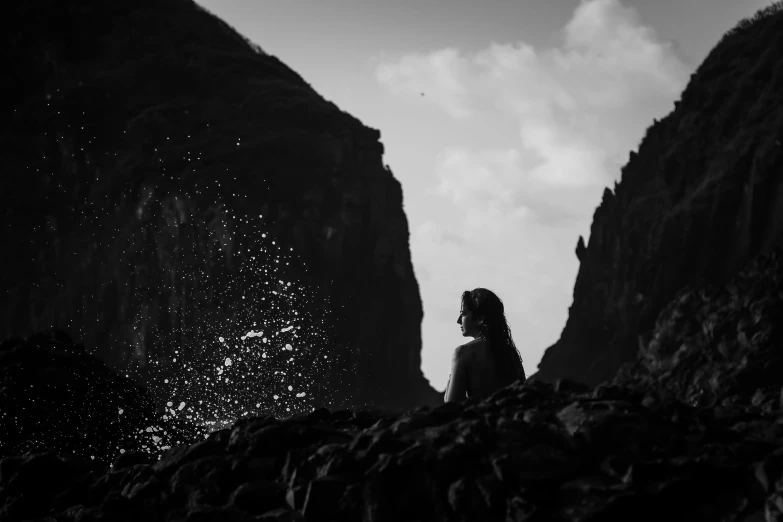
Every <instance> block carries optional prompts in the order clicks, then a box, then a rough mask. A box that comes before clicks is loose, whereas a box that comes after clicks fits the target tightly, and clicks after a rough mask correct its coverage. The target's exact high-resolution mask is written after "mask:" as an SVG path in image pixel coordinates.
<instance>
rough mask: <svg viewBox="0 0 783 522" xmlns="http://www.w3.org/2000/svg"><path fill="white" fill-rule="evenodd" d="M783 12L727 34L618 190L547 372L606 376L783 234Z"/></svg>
mask: <svg viewBox="0 0 783 522" xmlns="http://www.w3.org/2000/svg"><path fill="white" fill-rule="evenodd" d="M782 53H783V10H782V9H781V4H780V3H776V4H774V5H773V6H771V7H769V8H767V9H765V10H764V11H761V12H759V13H757V15H756V16H754V17H753V18H752V19H748V20H744V21H743V22H741V23H740V24H739V25H738V26H737V27H736V28H735V29H733V30H732V31H730V32H729V33H727V34H726V35H725V36H724V38H723V39H722V40H721V42H720V43H719V44H718V45H717V46H716V47H715V49H714V50H713V51H712V52H711V53H710V55H709V56H708V57H707V59H706V60H705V61H704V63H703V64H702V65H701V66H700V67H699V68H698V70H697V71H696V73H695V74H694V75H693V76H692V77H691V80H690V82H689V84H688V86H687V88H686V89H685V91H684V93H683V95H682V98H681V100H680V101H679V102H677V103H675V109H674V111H673V112H672V113H671V114H669V115H668V116H666V117H665V118H663V119H662V120H661V121H656V122H655V124H654V125H653V126H652V127H650V128H649V129H648V131H647V134H646V136H645V138H644V139H643V141H642V143H641V145H640V147H639V150H638V151H637V152H632V153H631V157H630V160H629V162H628V164H627V165H626V166H625V167H624V168H623V170H622V179H621V181H620V182H619V183H616V184H615V190H614V191H611V190H609V189H606V190H605V192H604V197H603V201H602V203H601V205H600V206H599V208H598V209H597V210H596V212H595V215H594V218H593V223H592V226H591V229H590V240H589V244H588V245H587V248H586V249H583V248H580V247H579V246H578V247H577V255H578V256H579V259H580V261H581V265H580V269H579V272H578V275H577V279H576V284H575V287H574V301H573V304H572V306H571V308H570V310H569V317H568V321H567V323H566V325H565V328H564V330H563V333H562V334H561V337H560V340H559V341H558V342H557V343H556V344H554V345H553V346H551V347H549V348H548V349H547V351H546V353H545V354H544V357H543V358H542V360H541V363H540V365H539V371H538V373H537V374H536V376H535V378H536V379H543V380H551V379H554V378H558V377H567V378H572V379H576V380H579V381H582V382H585V383H587V384H591V385H594V384H597V383H600V382H602V381H604V380H607V379H611V378H612V377H613V376H614V375H615V373H616V372H617V370H618V369H619V368H620V367H621V366H622V365H623V364H624V363H627V362H630V361H632V360H634V359H635V357H636V355H637V351H638V349H639V347H640V345H643V344H644V343H643V342H641V340H640V335H643V334H646V333H648V332H649V331H650V330H651V329H652V328H653V326H654V324H655V321H656V318H657V317H658V314H659V313H660V312H661V311H662V310H663V309H664V308H665V307H666V305H667V304H668V303H669V302H670V301H671V300H672V299H673V298H674V297H675V296H676V295H677V293H678V292H679V291H681V290H682V289H683V288H685V287H686V286H688V285H694V286H698V285H702V284H725V283H726V282H727V281H728V280H729V279H730V278H731V277H732V276H733V275H734V274H736V273H737V272H738V271H739V270H741V269H742V268H743V267H745V266H746V265H747V264H748V262H750V261H751V260H753V259H754V258H755V257H756V256H757V255H759V254H760V253H764V252H767V251H769V250H770V249H771V248H773V247H774V246H775V245H776V244H777V243H778V242H779V237H780V233H781V232H783V184H782V183H781V177H780V172H781V169H783V146H781V143H782V142H783V110H782V109H781V107H783V62H781V60H780V56H781V55H782Z"/></svg>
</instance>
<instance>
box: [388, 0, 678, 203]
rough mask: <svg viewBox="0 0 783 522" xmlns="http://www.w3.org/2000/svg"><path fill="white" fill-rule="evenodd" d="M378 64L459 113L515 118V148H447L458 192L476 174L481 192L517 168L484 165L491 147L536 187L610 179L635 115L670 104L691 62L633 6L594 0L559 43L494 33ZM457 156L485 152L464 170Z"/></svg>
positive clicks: (506, 181) (393, 78)
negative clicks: (468, 45)
mask: <svg viewBox="0 0 783 522" xmlns="http://www.w3.org/2000/svg"><path fill="white" fill-rule="evenodd" d="M376 73H377V74H376V75H377V79H378V81H379V82H381V83H382V84H383V85H385V86H386V87H387V88H388V89H389V90H390V91H392V92H394V93H398V94H407V95H416V96H419V95H420V92H425V93H426V98H425V99H426V100H429V101H430V102H431V103H433V104H435V105H437V106H438V107H440V108H442V109H443V110H444V111H445V112H446V113H447V114H448V115H450V116H452V117H455V118H456V119H458V120H463V121H464V120H470V119H471V118H475V117H476V116H478V115H484V116H487V115H489V116H490V117H491V116H492V115H493V114H494V116H495V117H500V118H503V117H512V118H514V119H515V120H516V121H517V125H518V129H519V131H518V132H519V135H518V137H517V138H518V148H517V150H512V151H508V150H506V151H497V152H494V151H493V152H490V153H481V154H480V158H474V159H468V156H469V155H470V153H468V152H467V151H466V152H463V153H457V152H454V151H448V152H447V153H445V154H444V158H445V160H444V161H446V164H444V165H443V167H444V168H448V167H453V168H454V169H455V171H457V172H456V173H455V174H454V176H455V178H454V179H451V180H450V181H448V182H446V183H447V184H448V185H450V188H449V189H448V191H450V193H451V194H452V196H453V197H455V198H456V199H455V201H462V200H461V199H460V198H464V195H465V193H466V192H469V191H471V190H475V189H476V185H477V184H484V185H486V186H487V188H486V189H483V190H481V191H480V192H482V193H483V192H487V191H490V192H492V193H494V194H497V193H498V187H497V185H498V184H499V183H500V184H502V185H503V186H504V187H508V188H509V189H510V190H514V188H515V187H514V185H515V182H514V180H513V179H512V177H513V176H508V175H506V173H502V174H497V173H495V172H494V171H492V170H487V169H491V168H492V167H497V166H498V161H497V159H496V158H495V156H497V155H502V156H506V157H507V158H508V159H507V161H505V162H503V161H501V162H500V163H502V164H503V165H502V168H503V169H508V166H509V165H510V164H511V165H513V164H516V168H517V170H518V172H517V176H518V177H519V176H521V175H522V174H524V177H525V184H526V183H531V182H532V183H536V184H538V185H541V187H539V188H543V186H549V187H552V188H560V187H566V188H585V187H596V186H599V185H606V184H608V182H609V180H610V179H611V178H612V177H613V176H614V175H616V164H617V163H618V162H621V161H622V160H624V159H626V158H627V154H628V151H629V150H630V149H633V148H635V146H636V145H637V141H638V139H639V138H640V134H641V130H640V128H639V125H638V122H639V121H648V122H649V121H651V120H652V118H653V117H655V116H660V115H661V113H662V112H664V111H665V110H666V109H667V108H669V107H670V106H671V101H672V99H673V98H675V97H676V96H677V95H678V94H679V92H680V91H681V89H682V87H683V86H684V83H685V80H686V78H687V73H688V71H687V68H686V66H685V65H684V64H683V63H682V62H681V61H680V60H679V59H678V58H677V57H676V56H675V55H674V53H673V51H672V48H671V46H669V45H668V44H666V43H664V42H661V41H659V40H658V39H657V38H656V35H655V33H654V32H653V31H652V30H651V29H650V28H647V27H645V26H643V25H641V24H640V22H639V20H638V16H637V14H636V12H635V11H634V10H633V9H630V8H626V7H624V6H622V5H621V4H620V3H619V2H618V1H617V0H590V1H583V2H582V3H581V4H580V5H579V7H578V8H577V9H576V11H575V12H574V15H573V17H572V18H571V20H570V21H569V22H568V24H567V25H566V27H565V29H564V32H563V43H562V46H561V47H559V48H552V49H544V50H542V51H537V50H536V49H534V48H533V47H532V46H530V45H528V44H525V43H516V44H497V43H493V44H492V45H490V46H489V47H488V48H487V49H484V50H482V51H479V52H477V53H475V54H474V55H463V54H461V53H460V52H459V51H458V50H456V49H443V50H438V51H435V52H432V53H430V54H414V55H408V56H404V57H402V58H400V59H399V60H397V61H396V62H392V63H385V64H383V65H380V66H379V67H378V69H377V71H376ZM631 129H632V130H633V132H629V130H631ZM458 156H459V157H461V160H463V161H465V162H466V163H470V164H472V165H473V166H475V163H476V161H479V160H481V161H486V162H487V163H486V164H485V169H479V171H477V174H476V175H475V176H466V175H465V174H464V170H465V167H464V166H462V167H460V166H457V163H458V160H459V158H458ZM457 177H459V179H457ZM501 177H502V178H503V179H502V180H501V179H500V178H501ZM443 183H444V181H443V179H441V184H443ZM460 183H461V184H463V185H464V186H463V187H462V188H461V189H457V188H456V186H457V185H459V184H460ZM500 192H501V193H502V192H503V191H500ZM503 197H511V196H503Z"/></svg>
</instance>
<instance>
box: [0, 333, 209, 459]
mask: <svg viewBox="0 0 783 522" xmlns="http://www.w3.org/2000/svg"><path fill="white" fill-rule="evenodd" d="M0 383H1V384H2V387H0V456H8V455H19V454H23V453H25V452H27V451H35V450H36V448H47V449H49V450H52V451H59V452H67V453H71V454H73V455H75V456H77V457H80V458H83V459H85V460H87V461H90V462H94V463H95V464H103V465H109V464H110V463H111V462H112V461H113V460H114V458H115V457H117V456H118V455H121V454H123V453H126V452H131V451H137V452H146V453H147V454H148V458H149V459H151V460H154V459H153V457H152V455H154V454H155V453H156V452H157V451H159V450H160V449H161V448H163V447H171V446H172V445H177V444H182V443H184V442H194V441H195V440H196V439H197V438H200V439H203V438H204V436H205V435H206V434H207V433H209V430H208V429H207V428H205V427H203V426H198V425H195V424H193V423H192V422H188V421H187V420H186V419H181V418H174V416H173V415H169V414H168V413H169V412H166V411H159V410H158V409H157V408H156V407H155V404H154V403H153V401H152V395H151V394H150V393H149V392H148V391H147V390H146V389H144V388H142V387H140V386H139V385H138V384H136V383H135V382H133V380H131V379H129V378H126V377H123V376H120V375H117V374H116V373H114V372H113V371H111V370H110V369H109V368H108V367H107V366H106V365H105V364H104V363H103V362H101V361H100V360H99V359H97V358H96V357H94V356H92V355H90V354H88V353H87V352H86V350H85V349H84V346H82V345H79V344H74V343H73V341H72V340H71V339H70V337H68V335H67V334H65V333H63V332H45V333H40V334H36V335H33V336H31V337H30V338H29V339H27V340H24V339H19V338H12V339H8V340H6V341H5V342H3V343H2V344H0Z"/></svg>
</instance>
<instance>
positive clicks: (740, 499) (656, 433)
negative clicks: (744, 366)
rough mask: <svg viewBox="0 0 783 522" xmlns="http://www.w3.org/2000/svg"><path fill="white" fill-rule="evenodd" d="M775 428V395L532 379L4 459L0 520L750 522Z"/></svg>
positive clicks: (762, 501) (764, 490)
mask: <svg viewBox="0 0 783 522" xmlns="http://www.w3.org/2000/svg"><path fill="white" fill-rule="evenodd" d="M782 435H783V411H782V410H781V409H780V404H779V403H776V404H775V405H774V407H773V408H771V409H770V410H769V411H764V409H763V408H760V407H755V406H752V405H746V404H743V405H735V407H734V408H732V409H731V410H726V409H725V408H716V407H700V408H695V407H689V406H687V405H684V404H682V403H678V402H676V401H669V402H665V401H664V402H660V401H656V400H654V399H651V398H650V397H645V396H643V395H641V394H638V393H632V392H629V391H628V390H624V389H622V388H620V387H612V386H606V385H604V386H601V387H598V388H596V389H595V390H589V389H587V390H585V389H583V388H581V386H579V385H577V384H576V383H573V382H567V381H559V382H558V385H557V386H552V385H550V384H546V383H541V382H535V381H533V382H528V383H526V384H519V383H517V384H516V385H513V386H511V387H509V388H507V389H505V390H502V391H501V392H499V393H498V394H496V395H495V396H494V397H492V398H490V399H489V400H486V401H483V402H480V403H479V402H476V401H467V402H466V403H465V404H455V403H448V404H444V405H441V406H438V407H435V408H428V407H424V408H419V409H416V410H412V411H410V412H407V413H406V414H404V415H401V416H398V417H385V416H381V415H378V414H370V413H366V412H361V411H357V412H351V411H339V412H330V411H328V410H316V411H314V412H312V413H311V414H309V415H308V416H307V417H297V418H291V419H288V420H285V421H279V420H276V419H274V418H255V419H249V420H245V421H241V422H237V423H236V424H235V425H234V426H233V427H232V428H230V429H225V430H221V431H216V432H213V433H212V434H210V436H209V438H208V439H206V440H203V441H201V442H198V443H196V444H193V445H186V446H179V447H175V448H172V449H171V450H169V451H167V452H166V453H165V454H164V455H163V456H162V458H161V459H160V460H159V461H157V462H154V463H150V462H144V461H143V459H139V458H138V456H137V455H135V454H125V455H123V456H121V457H120V458H118V460H117V461H116V462H115V464H114V466H113V468H112V469H105V468H103V469H99V468H97V467H91V466H90V465H89V464H88V463H87V462H84V461H80V460H78V459H76V458H73V457H68V456H61V457H58V456H57V455H55V454H53V453H37V454H28V455H23V456H13V457H7V458H5V459H3V460H2V461H0V506H2V508H0V518H2V519H3V520H7V521H9V522H10V521H18V520H33V519H35V520H46V521H57V522H63V521H76V520H79V521H86V520H112V521H124V520H128V521H131V520H149V521H157V520H160V521H164V520H167V521H175V520H188V521H196V520H214V521H218V520H240V521H262V520H263V521H284V520H285V521H290V520H325V521H326V520H331V521H340V522H346V521H354V520H355V521H390V522H391V521H400V520H408V521H419V520H420V521H436V520H455V521H479V520H481V521H494V520H499V521H503V520H513V521H539V520H540V521H550V520H553V521H557V520H562V521H587V520H591V521H592V520H642V521H657V520H661V519H662V518H663V517H665V518H666V519H670V520H703V521H718V520H721V521H735V520H737V521H740V520H741V521H748V522H750V521H759V520H764V514H765V513H767V514H768V515H767V516H770V517H773V516H779V513H780V510H779V507H778V506H779V505H780V502H781V501H783V497H781V493H783V492H782V491H781V489H780V484H783V481H779V479H780V477H781V469H783V447H782V446H783V437H782ZM142 457H143V456H142ZM140 460H142V461H141V462H139V461H140ZM766 520H777V518H767V519H766Z"/></svg>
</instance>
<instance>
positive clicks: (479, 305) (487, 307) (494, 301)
mask: <svg viewBox="0 0 783 522" xmlns="http://www.w3.org/2000/svg"><path fill="white" fill-rule="evenodd" d="M462 305H463V307H464V308H465V309H467V310H470V311H471V312H473V317H474V318H475V319H476V320H477V321H478V320H479V319H483V323H484V324H483V325H481V327H480V328H481V335H482V336H483V337H484V338H485V339H486V340H487V341H488V343H489V349H490V351H491V353H492V357H493V359H494V361H495V367H496V368H497V370H498V372H500V374H501V376H503V377H504V380H505V381H506V383H507V384H511V383H512V382H514V381H516V380H518V379H522V380H523V381H524V380H525V369H524V367H523V366H522V356H521V355H519V350H517V347H516V345H515V344H514V340H513V339H512V338H511V329H510V328H509V327H508V322H506V314H505V310H504V308H503V301H501V300H500V298H499V297H498V296H497V295H495V293H494V292H492V291H490V290H487V289H486V288H476V289H474V290H472V291H465V292H463V293H462Z"/></svg>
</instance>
